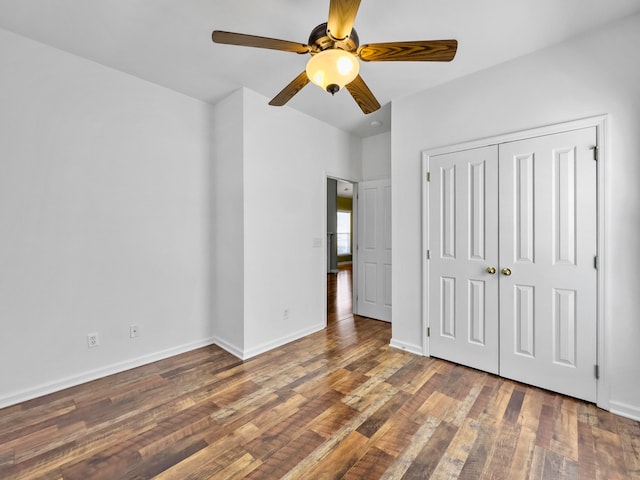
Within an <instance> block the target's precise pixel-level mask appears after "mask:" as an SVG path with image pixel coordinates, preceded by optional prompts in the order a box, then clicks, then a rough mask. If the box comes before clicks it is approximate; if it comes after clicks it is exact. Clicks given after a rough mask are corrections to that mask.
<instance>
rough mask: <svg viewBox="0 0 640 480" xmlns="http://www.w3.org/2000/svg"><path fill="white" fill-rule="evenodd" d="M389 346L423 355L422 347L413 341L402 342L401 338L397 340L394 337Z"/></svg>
mask: <svg viewBox="0 0 640 480" xmlns="http://www.w3.org/2000/svg"><path fill="white" fill-rule="evenodd" d="M389 346H390V347H392V348H397V349H400V350H404V351H405V352H409V353H413V354H415V355H422V347H420V345H415V344H413V343H406V342H401V341H400V340H395V339H393V338H392V339H391V342H389Z"/></svg>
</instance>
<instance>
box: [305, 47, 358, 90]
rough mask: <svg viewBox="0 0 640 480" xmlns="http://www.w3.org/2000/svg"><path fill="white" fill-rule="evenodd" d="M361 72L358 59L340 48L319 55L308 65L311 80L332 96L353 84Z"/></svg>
mask: <svg viewBox="0 0 640 480" xmlns="http://www.w3.org/2000/svg"><path fill="white" fill-rule="evenodd" d="M359 72H360V64H359V63H358V60H357V59H356V57H355V56H354V55H353V54H352V53H349V52H345V51H344V50H340V49H338V48H331V49H328V50H324V51H322V52H320V53H317V54H315V55H314V56H313V57H311V59H310V60H309V62H308V63H307V76H308V77H309V80H311V81H312V82H313V83H315V84H316V85H318V86H319V87H320V88H322V89H323V90H326V91H327V92H329V93H331V94H335V93H336V92H337V91H338V90H340V89H341V88H342V87H344V86H345V85H348V84H350V83H351V82H353V80H354V79H355V78H356V77H357V76H358V73H359Z"/></svg>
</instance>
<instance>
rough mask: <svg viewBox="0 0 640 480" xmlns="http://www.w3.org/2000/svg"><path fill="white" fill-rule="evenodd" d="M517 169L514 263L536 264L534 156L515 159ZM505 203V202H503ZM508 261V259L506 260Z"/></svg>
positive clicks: (519, 156)
mask: <svg viewBox="0 0 640 480" xmlns="http://www.w3.org/2000/svg"><path fill="white" fill-rule="evenodd" d="M513 161H514V163H515V169H516V180H515V184H514V187H515V188H514V197H515V199H514V200H515V201H514V202H513V205H514V207H515V208H514V215H515V236H514V241H515V248H514V251H515V258H514V262H516V263H518V262H525V263H534V262H535V260H534V258H533V255H534V251H535V231H534V228H535V223H534V221H533V213H534V205H535V196H534V190H533V168H534V155H533V154H532V153H527V154H524V155H516V156H515V157H514V158H513ZM503 203H504V202H503ZM505 260H506V259H505Z"/></svg>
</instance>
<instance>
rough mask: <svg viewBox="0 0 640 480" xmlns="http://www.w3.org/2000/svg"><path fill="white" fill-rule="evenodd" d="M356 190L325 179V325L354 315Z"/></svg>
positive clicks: (336, 181)
mask: <svg viewBox="0 0 640 480" xmlns="http://www.w3.org/2000/svg"><path fill="white" fill-rule="evenodd" d="M355 189H356V188H355V184H354V183H353V182H350V181H347V180H343V179H338V178H327V227H326V228H327V289H326V291H327V324H330V323H333V322H336V321H340V320H344V319H347V318H351V317H352V316H353V313H354V309H353V298H354V295H353V286H354V283H353V279H354V275H353V258H354V256H355V255H354V245H355V239H354V237H355V235H354V224H355V207H354V190H355Z"/></svg>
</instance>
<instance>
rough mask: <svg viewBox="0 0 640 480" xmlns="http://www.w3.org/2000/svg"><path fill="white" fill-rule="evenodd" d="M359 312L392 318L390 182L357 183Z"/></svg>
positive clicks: (381, 317) (386, 318) (357, 303)
mask: <svg viewBox="0 0 640 480" xmlns="http://www.w3.org/2000/svg"><path fill="white" fill-rule="evenodd" d="M358 245H359V247H358V295H357V301H356V311H357V313H358V315H362V316H365V317H370V318H375V319H378V320H385V321H388V322H390V321H391V181H390V180H377V181H372V182H361V183H359V184H358Z"/></svg>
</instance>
